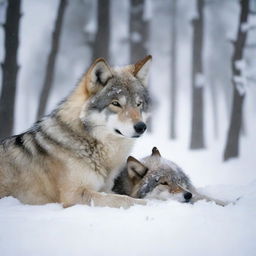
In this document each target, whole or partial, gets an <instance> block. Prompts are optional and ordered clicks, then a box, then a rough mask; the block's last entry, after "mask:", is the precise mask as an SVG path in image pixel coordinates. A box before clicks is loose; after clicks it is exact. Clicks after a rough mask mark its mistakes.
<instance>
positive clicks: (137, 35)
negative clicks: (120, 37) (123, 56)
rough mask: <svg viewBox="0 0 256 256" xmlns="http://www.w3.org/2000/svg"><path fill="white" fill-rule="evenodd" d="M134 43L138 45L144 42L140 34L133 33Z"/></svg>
mask: <svg viewBox="0 0 256 256" xmlns="http://www.w3.org/2000/svg"><path fill="white" fill-rule="evenodd" d="M131 40H132V42H135V43H138V42H140V41H141V40H142V38H141V35H140V34H139V33H138V32H133V33H131Z"/></svg>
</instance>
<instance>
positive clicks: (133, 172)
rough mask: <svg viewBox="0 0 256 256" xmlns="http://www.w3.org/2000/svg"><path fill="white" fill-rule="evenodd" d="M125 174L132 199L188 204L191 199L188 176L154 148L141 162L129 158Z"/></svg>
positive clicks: (190, 186)
mask: <svg viewBox="0 0 256 256" xmlns="http://www.w3.org/2000/svg"><path fill="white" fill-rule="evenodd" d="M127 172H128V177H129V179H130V182H131V183H132V191H131V196H132V197H137V198H144V197H148V198H149V197H150V198H158V199H166V198H173V199H175V200H178V201H180V202H189V201H190V200H191V199H192V197H193V195H192V192H191V188H192V185H191V183H190V180H189V178H188V176H186V175H185V174H184V172H183V171H182V170H181V169H180V168H179V167H178V166H177V165H176V164H174V163H173V162H171V161H168V160H166V159H164V158H163V157H161V154H160V152H159V151H158V149H157V148H156V147H154V148H153V149H152V154H151V155H150V156H148V157H145V158H143V159H142V160H141V161H139V160H137V159H135V158H134V157H132V156H129V157H128V159H127Z"/></svg>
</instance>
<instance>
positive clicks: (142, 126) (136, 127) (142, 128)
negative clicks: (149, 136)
mask: <svg viewBox="0 0 256 256" xmlns="http://www.w3.org/2000/svg"><path fill="white" fill-rule="evenodd" d="M146 129H147V125H146V124H145V123H144V122H138V123H136V124H135V125H134V130H135V131H136V132H137V133H138V134H142V133H144V132H145V131H146Z"/></svg>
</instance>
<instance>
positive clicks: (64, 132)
mask: <svg viewBox="0 0 256 256" xmlns="http://www.w3.org/2000/svg"><path fill="white" fill-rule="evenodd" d="M88 99H89V97H88V96H87V94H85V93H84V92H82V91H81V87H79V86H78V87H77V88H76V89H75V90H74V91H73V92H72V93H71V94H70V95H69V96H68V97H67V99H66V100H65V101H64V102H62V103H61V104H60V105H59V107H58V108H57V109H56V110H55V111H54V112H53V114H52V115H51V116H49V117H47V118H46V119H44V120H43V121H42V124H41V127H42V129H43V130H44V131H45V132H46V134H48V135H49V137H52V138H53V139H54V140H56V141H57V143H59V144H60V145H62V146H63V148H65V149H66V150H69V151H71V152H72V153H73V152H75V154H76V157H78V158H83V157H90V159H96V160H95V161H97V162H98V161H99V162H100V163H101V165H102V166H103V167H104V168H105V169H106V170H107V172H108V176H109V174H110V173H112V174H113V172H117V170H118V169H119V168H120V167H121V166H122V165H123V164H124V162H125V160H126V158H127V157H128V155H129V153H130V152H131V149H132V146H133V144H134V139H130V138H126V137H121V136H116V135H114V134H110V133H109V132H106V128H105V127H98V128H93V131H90V129H86V127H85V125H84V124H83V123H82V121H81V120H80V117H79V116H80V112H81V109H82V107H83V105H84V104H85V103H86V101H87V100H88ZM112 174H111V175H112ZM113 175H114V174H113ZM115 175H116V174H115Z"/></svg>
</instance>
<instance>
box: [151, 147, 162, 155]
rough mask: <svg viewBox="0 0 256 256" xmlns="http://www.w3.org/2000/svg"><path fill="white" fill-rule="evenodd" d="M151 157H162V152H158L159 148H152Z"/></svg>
mask: <svg viewBox="0 0 256 256" xmlns="http://www.w3.org/2000/svg"><path fill="white" fill-rule="evenodd" d="M151 156H161V154H160V152H159V150H158V148H157V147H153V148H152V154H151Z"/></svg>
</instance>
